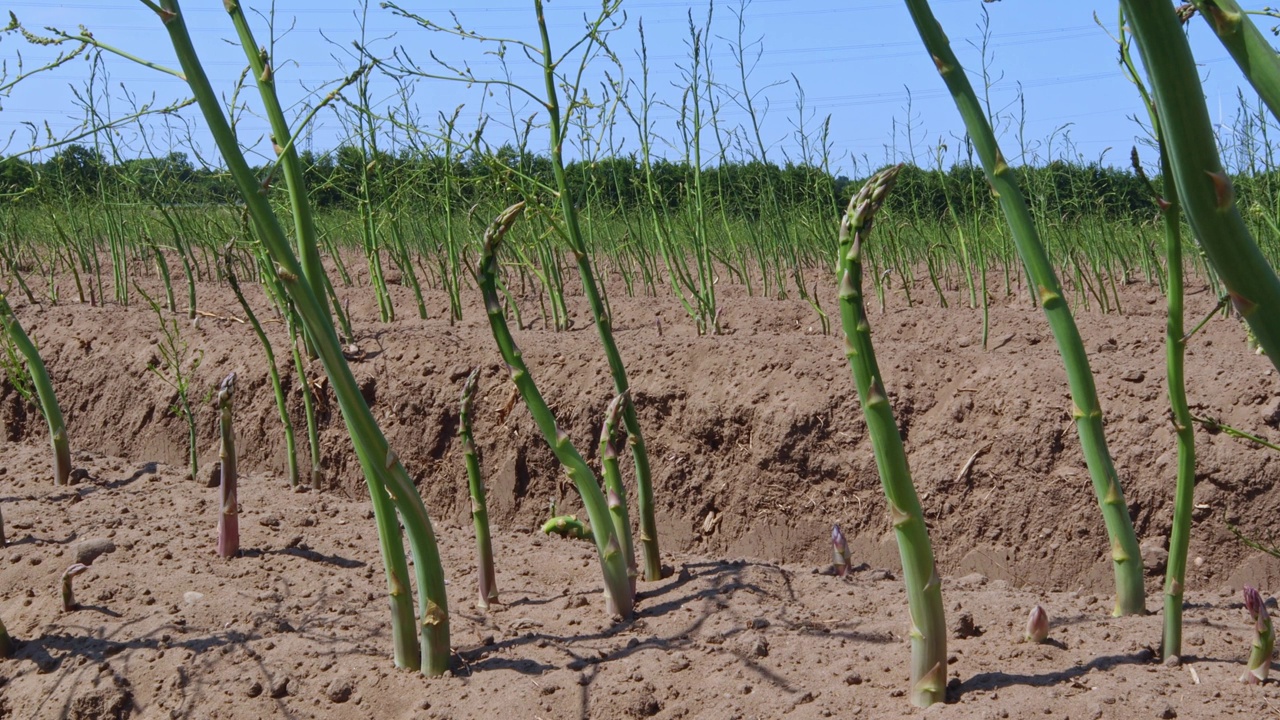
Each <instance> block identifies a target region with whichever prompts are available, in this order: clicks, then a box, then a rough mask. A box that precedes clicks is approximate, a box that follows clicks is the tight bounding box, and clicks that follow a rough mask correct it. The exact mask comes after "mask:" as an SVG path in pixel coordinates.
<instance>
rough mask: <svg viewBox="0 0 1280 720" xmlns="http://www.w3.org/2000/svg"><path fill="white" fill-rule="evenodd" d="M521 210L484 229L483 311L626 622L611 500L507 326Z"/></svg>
mask: <svg viewBox="0 0 1280 720" xmlns="http://www.w3.org/2000/svg"><path fill="white" fill-rule="evenodd" d="M523 210H524V203H523V202H520V203H516V204H515V205H512V206H511V207H509V208H507V209H506V210H503V211H502V212H501V213H499V215H498V217H496V218H494V220H493V223H492V224H490V225H489V228H488V229H487V230H485V233H484V243H483V245H482V250H481V256H480V269H479V271H478V272H477V273H476V280H477V281H478V282H479V285H480V291H481V293H483V294H484V305H485V310H486V311H487V313H488V315H489V327H490V329H491V330H492V331H493V338H494V340H495V341H496V342H497V344H498V350H499V351H500V352H501V353H502V359H503V360H505V361H506V363H507V366H508V367H509V368H510V369H511V380H512V382H514V383H515V385H516V387H517V388H518V389H519V390H520V395H521V397H523V398H524V404H525V406H526V407H528V408H529V414H530V415H532V416H533V420H534V422H535V423H537V425H538V430H540V431H541V432H542V437H543V438H544V439H545V440H546V441H547V444H548V445H550V446H551V451H552V452H553V453H555V456H556V460H558V461H559V462H560V464H561V465H562V466H563V467H564V469H565V472H566V473H568V475H569V478H570V479H571V480H573V484H574V486H575V487H576V488H577V489H578V494H579V495H581V496H582V504H583V505H584V506H585V507H586V509H587V516H588V518H589V519H590V521H591V527H592V529H593V530H594V532H590V531H588V534H587V537H591V538H592V539H594V540H595V542H596V550H597V552H598V553H599V556H600V569H601V572H602V573H603V574H604V585H605V604H606V609H607V611H608V612H610V613H612V614H617V615H620V616H622V618H623V619H628V618H630V617H631V613H632V609H633V606H634V603H635V597H634V593H632V591H631V581H630V578H628V573H627V563H626V560H625V559H624V558H623V555H622V545H621V543H620V542H619V541H618V536H617V533H615V532H614V530H613V521H612V520H611V519H610V515H609V504H608V501H607V500H606V499H605V496H604V493H603V492H601V490H600V483H599V481H598V480H596V476H595V473H593V472H591V468H590V466H588V465H587V463H586V461H585V460H583V459H582V454H581V453H579V452H578V449H577V448H576V447H574V445H573V442H572V441H571V440H570V439H569V437H568V436H567V435H565V434H564V432H563V431H561V430H560V427H559V426H558V425H557V423H556V418H555V415H554V414H553V413H552V412H551V408H550V407H548V406H547V401H546V400H544V399H543V398H542V393H541V392H539V391H538V386H537V385H536V384H534V381H533V376H532V375H530V374H529V368H528V366H527V365H525V362H524V356H523V354H522V353H521V352H520V349H519V348H517V347H516V343H515V340H514V339H513V338H512V337H511V329H510V328H509V327H508V326H507V315H506V312H505V310H504V309H503V306H502V299H501V298H500V297H499V295H498V246H499V245H500V244H501V243H502V237H503V236H504V235H506V234H507V231H508V230H510V229H511V226H512V225H513V224H515V221H516V218H517V217H519V215H520V213H521V212H522V211H523Z"/></svg>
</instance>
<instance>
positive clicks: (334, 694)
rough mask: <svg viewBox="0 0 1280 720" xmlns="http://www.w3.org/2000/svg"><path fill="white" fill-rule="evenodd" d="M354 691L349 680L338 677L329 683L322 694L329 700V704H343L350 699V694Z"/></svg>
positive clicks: (352, 684)
mask: <svg viewBox="0 0 1280 720" xmlns="http://www.w3.org/2000/svg"><path fill="white" fill-rule="evenodd" d="M354 690H355V685H354V683H352V682H351V678H346V677H338V678H334V679H333V682H330V683H329V686H328V687H327V688H325V691H324V694H325V697H327V698H329V701H330V702H335V703H344V702H346V701H348V700H350V699H351V693H352V692H353V691H354Z"/></svg>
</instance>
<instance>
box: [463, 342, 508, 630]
mask: <svg viewBox="0 0 1280 720" xmlns="http://www.w3.org/2000/svg"><path fill="white" fill-rule="evenodd" d="M479 379H480V368H478V367H477V368H476V369H475V370H472V371H471V374H470V375H468V376H467V381H466V382H465V383H463V384H462V409H461V411H460V412H459V413H458V437H459V438H461V440H462V460H463V462H464V463H466V466H467V487H468V489H469V490H470V491H471V522H472V524H473V525H474V526H475V529H476V567H477V568H478V570H479V572H478V573H477V575H479V578H480V598H479V599H478V600H477V601H476V606H478V607H480V608H483V609H485V610H488V609H489V606H490V605H492V604H494V603H496V602H498V580H497V577H496V575H495V573H494V569H493V543H492V541H491V539H490V537H489V506H488V503H487V502H486V501H485V492H484V477H483V476H482V475H481V474H480V456H479V455H478V454H477V453H476V442H475V436H473V435H472V433H471V408H472V406H473V405H474V403H475V398H476V382H477V381H478V380H479Z"/></svg>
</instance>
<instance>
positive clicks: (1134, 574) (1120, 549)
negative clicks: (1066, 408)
mask: <svg viewBox="0 0 1280 720" xmlns="http://www.w3.org/2000/svg"><path fill="white" fill-rule="evenodd" d="M906 3H907V9H908V10H909V11H910V12H911V18H912V20H913V21H914V22H915V25H916V29H917V30H918V31H919V33H920V39H921V40H922V41H923V42H924V45H925V48H926V49H927V50H928V51H929V54H930V55H932V56H933V61H934V64H935V65H936V66H937V68H938V73H939V74H940V75H941V76H942V79H943V81H944V82H945V83H946V86H947V89H948V90H949V91H950V93H951V99H952V100H953V101H954V102H955V105H956V108H957V109H958V110H959V112H960V116H961V118H963V120H964V124H965V129H966V130H968V132H969V137H970V138H971V139H972V141H973V145H974V149H975V150H976V151H977V153H978V157H979V158H980V159H981V161H982V169H983V171H984V173H985V174H986V177H987V181H988V182H990V183H991V187H992V189H993V191H994V194H995V195H996V197H997V198H999V201H1000V208H1001V209H1002V210H1003V211H1004V215H1005V218H1006V219H1007V221H1008V223H1009V228H1010V230H1012V233H1013V239H1014V244H1015V245H1016V247H1017V249H1018V255H1019V256H1021V258H1022V262H1023V266H1024V267H1025V268H1026V270H1027V274H1028V275H1029V276H1030V278H1031V283H1032V284H1033V285H1034V286H1035V292H1036V297H1037V300H1038V301H1039V303H1040V307H1041V308H1042V309H1043V310H1044V314H1045V317H1046V318H1048V321H1049V328H1050V330H1051V331H1052V333H1053V338H1054V340H1055V341H1056V342H1057V344H1058V352H1059V353H1061V355H1062V362H1063V364H1064V365H1065V367H1066V373H1067V384H1068V385H1069V386H1070V388H1071V400H1072V408H1071V416H1072V417H1073V418H1074V419H1075V421H1076V432H1077V433H1078V434H1079V436H1080V447H1081V449H1082V450H1083V451H1084V459H1085V463H1086V464H1087V465H1088V467H1089V476H1090V479H1091V480H1092V482H1093V490H1094V493H1095V494H1096V496H1097V498H1098V505H1099V506H1100V507H1101V509H1102V519H1103V522H1104V523H1105V524H1106V527H1107V535H1108V536H1109V538H1110V541H1111V561H1112V566H1113V568H1114V570H1115V578H1116V605H1115V611H1114V614H1115V615H1134V614H1143V613H1145V612H1146V611H1147V609H1146V601H1145V596H1144V594H1143V593H1144V588H1143V579H1142V555H1141V550H1139V548H1138V539H1137V536H1136V535H1135V534H1134V532H1133V521H1132V519H1131V518H1130V517H1129V506H1128V505H1127V504H1126V503H1125V500H1124V493H1123V491H1122V490H1121V488H1120V478H1119V476H1118V475H1117V474H1116V469H1115V464H1114V463H1113V462H1112V460H1111V452H1110V450H1108V448H1107V441H1106V436H1105V434H1104V432H1103V427H1102V405H1101V403H1099V401H1098V391H1097V388H1096V387H1095V385H1094V382H1093V371H1092V370H1091V369H1090V367H1089V357H1088V355H1087V353H1086V352H1085V349H1084V342H1083V341H1082V340H1081V339H1080V331H1079V329H1078V328H1077V327H1076V323H1075V319H1074V318H1073V317H1072V315H1071V309H1070V308H1069V307H1067V302H1066V300H1065V298H1064V297H1063V294H1062V286H1061V285H1060V284H1059V282H1058V277H1057V275H1056V274H1055V273H1054V271H1053V265H1052V264H1051V263H1050V262H1049V256H1048V254H1047V253H1046V252H1045V250H1044V245H1042V244H1041V242H1040V238H1039V234H1038V233H1037V232H1036V226H1035V222H1034V221H1033V220H1032V219H1031V213H1030V212H1029V211H1028V210H1027V203H1026V201H1025V200H1024V199H1023V196H1022V191H1021V190H1019V188H1018V184H1017V182H1015V180H1014V177H1013V172H1012V171H1011V170H1010V168H1009V165H1008V163H1006V162H1005V159H1004V154H1003V153H1001V152H1000V148H999V146H998V145H997V143H996V138H995V134H994V133H993V132H992V131H991V125H990V123H988V122H987V118H986V114H985V112H984V110H983V106H982V103H981V102H980V101H979V100H978V96H977V95H976V94H975V93H974V91H973V86H972V85H971V84H969V78H968V77H967V76H966V75H965V72H964V68H962V67H961V66H960V62H959V61H958V60H957V59H956V56H955V53H954V52H952V50H951V44H950V41H948V40H947V36H946V35H945V34H944V33H943V31H942V26H941V25H939V24H938V21H937V19H936V18H934V16H933V11H932V10H930V9H929V3H928V2H927V0H906Z"/></svg>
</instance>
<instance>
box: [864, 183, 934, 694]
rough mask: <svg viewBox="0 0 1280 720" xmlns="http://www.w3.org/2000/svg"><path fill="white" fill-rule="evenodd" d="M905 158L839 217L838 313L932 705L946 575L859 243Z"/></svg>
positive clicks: (917, 683) (914, 665)
mask: <svg viewBox="0 0 1280 720" xmlns="http://www.w3.org/2000/svg"><path fill="white" fill-rule="evenodd" d="M901 167H902V166H901V165H898V166H894V167H891V168H888V169H887V170H883V171H881V172H879V173H877V174H875V175H872V176H871V179H870V180H868V181H867V184H866V185H864V186H863V187H862V189H861V190H859V191H858V193H857V194H856V195H854V196H853V199H852V200H851V201H850V202H849V209H848V211H847V212H846V213H845V216H844V220H843V221H842V222H841V223H840V266H839V276H840V319H841V321H842V323H843V325H844V333H845V354H846V355H848V357H849V367H850V368H851V369H852V370H853V379H854V383H855V384H856V385H857V386H858V400H859V402H860V403H861V404H862V413H863V416H864V417H865V418H866V421H867V434H868V435H870V436H871V447H872V450H873V451H874V453H875V458H876V468H877V469H878V470H879V472H880V483H881V485H882V486H883V488H884V494H885V497H886V498H887V499H888V501H889V517H890V520H891V522H892V523H893V532H894V535H895V536H896V537H897V540H898V552H899V553H900V554H901V556H902V576H903V582H904V584H905V585H906V586H907V607H908V610H909V612H910V615H911V691H910V692H911V702H912V704H914V705H916V706H918V707H928V706H929V705H932V704H933V703H935V702H939V701H941V700H942V699H943V698H944V693H945V692H946V682H947V623H946V617H945V613H944V610H943V607H942V579H941V578H940V577H938V569H937V566H936V565H935V563H934V559H933V548H932V546H931V545H930V544H929V532H928V529H927V528H926V527H925V523H924V513H923V511H922V510H921V508H920V499H919V498H918V497H917V496H916V489H915V486H914V484H912V481H911V470H910V468H909V467H908V465H907V456H906V452H905V451H904V450H903V447H902V436H901V435H900V434H899V433H898V425H897V422H896V421H895V420H894V418H893V408H892V407H890V406H889V397H888V395H887V394H886V393H885V388H884V380H883V377H884V376H883V375H881V374H880V367H879V365H878V364H877V363H876V356H875V350H874V349H873V347H872V345H871V324H870V322H869V321H868V319H867V312H866V307H865V306H864V304H863V296H862V250H863V247H864V244H865V243H866V241H867V237H868V236H869V235H870V233H871V225H872V220H873V219H874V217H875V213H876V211H877V210H879V209H880V206H881V205H882V204H883V203H884V199H885V197H886V196H887V195H888V194H889V191H890V190H891V189H892V188H893V185H894V182H895V181H896V180H897V177H898V170H899V169H901Z"/></svg>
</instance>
